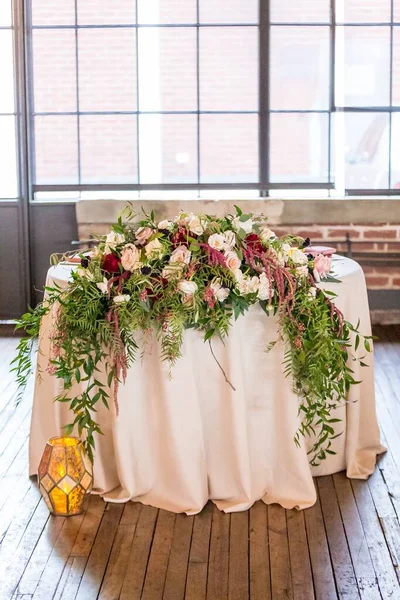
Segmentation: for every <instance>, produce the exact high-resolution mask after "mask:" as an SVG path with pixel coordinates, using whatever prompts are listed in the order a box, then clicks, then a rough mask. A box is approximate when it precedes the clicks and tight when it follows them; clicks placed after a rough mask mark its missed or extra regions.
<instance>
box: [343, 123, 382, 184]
mask: <svg viewBox="0 0 400 600" xmlns="http://www.w3.org/2000/svg"><path fill="white" fill-rule="evenodd" d="M388 169H389V116H388V114H386V113H346V114H345V185H346V188H348V189H362V188H364V189H378V188H382V189H387V188H388V187H389V178H388Z"/></svg>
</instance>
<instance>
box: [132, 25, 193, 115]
mask: <svg viewBox="0 0 400 600" xmlns="http://www.w3.org/2000/svg"><path fill="white" fill-rule="evenodd" d="M196 43H197V42H196V29H195V28H194V27H190V28H189V27H177V28H175V27H167V28H165V27H164V28H161V27H144V28H142V29H140V30H139V102H140V110H145V111H148V110H153V111H160V110H174V111H179V110H197V58H196V56H197V54H196Z"/></svg>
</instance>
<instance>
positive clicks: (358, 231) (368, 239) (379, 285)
mask: <svg viewBox="0 0 400 600" xmlns="http://www.w3.org/2000/svg"><path fill="white" fill-rule="evenodd" d="M273 229H274V231H275V233H276V234H277V235H285V234H288V233H290V234H293V235H299V236H301V237H305V238H306V237H309V238H311V242H312V244H314V245H319V244H322V243H323V244H324V245H330V246H333V247H335V248H337V250H338V252H339V253H344V252H346V251H347V244H345V243H342V242H343V240H345V239H346V234H347V233H348V234H349V235H350V239H351V240H352V241H354V242H356V243H355V244H353V245H352V251H353V253H354V254H355V255H356V256H357V260H359V261H360V262H361V264H362V263H363V261H365V262H368V253H369V254H372V253H373V254H374V255H375V254H382V265H379V266H369V265H368V264H362V267H363V269H364V273H365V277H366V280H367V287H368V289H400V266H399V267H396V266H392V265H389V264H388V262H389V261H388V256H390V253H395V252H397V253H399V254H400V223H399V224H395V225H394V224H390V225H388V224H386V225H385V224H380V225H371V224H365V225H352V224H349V225H348V226H345V225H327V224H324V225H317V224H310V225H301V226H299V225H287V226H284V227H282V226H279V227H274V228H273ZM359 252H361V253H362V254H363V255H364V256H363V257H362V258H359V256H358V253H359ZM388 253H389V254H388ZM385 262H386V263H387V264H385Z"/></svg>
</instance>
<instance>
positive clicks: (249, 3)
mask: <svg viewBox="0 0 400 600" xmlns="http://www.w3.org/2000/svg"><path fill="white" fill-rule="evenodd" d="M199 12H200V23H258V0H245V1H244V0H199Z"/></svg>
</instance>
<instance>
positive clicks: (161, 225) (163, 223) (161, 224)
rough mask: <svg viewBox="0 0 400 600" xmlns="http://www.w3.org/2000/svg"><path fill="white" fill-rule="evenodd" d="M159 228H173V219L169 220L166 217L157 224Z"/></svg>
mask: <svg viewBox="0 0 400 600" xmlns="http://www.w3.org/2000/svg"><path fill="white" fill-rule="evenodd" d="M157 227H158V229H171V227H172V223H171V221H168V220H167V219H164V220H163V221H160V222H159V224H158V225H157Z"/></svg>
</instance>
